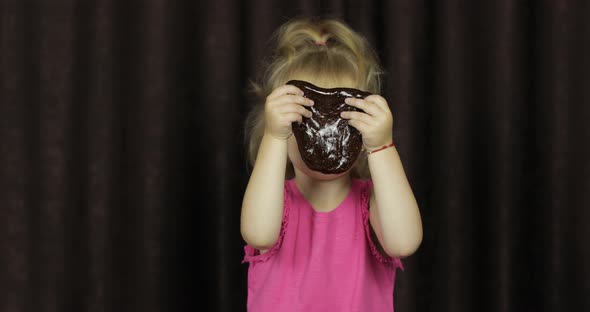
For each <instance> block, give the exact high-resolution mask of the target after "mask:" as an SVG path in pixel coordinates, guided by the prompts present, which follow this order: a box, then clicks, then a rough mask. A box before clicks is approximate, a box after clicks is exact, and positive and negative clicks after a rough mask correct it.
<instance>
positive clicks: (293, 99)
mask: <svg viewBox="0 0 590 312" xmlns="http://www.w3.org/2000/svg"><path fill="white" fill-rule="evenodd" d="M272 101H273V103H274V104H275V105H287V104H299V105H304V106H313V101H312V100H311V99H308V98H305V97H302V96H299V95H283V96H281V97H279V98H276V99H274V100H272Z"/></svg>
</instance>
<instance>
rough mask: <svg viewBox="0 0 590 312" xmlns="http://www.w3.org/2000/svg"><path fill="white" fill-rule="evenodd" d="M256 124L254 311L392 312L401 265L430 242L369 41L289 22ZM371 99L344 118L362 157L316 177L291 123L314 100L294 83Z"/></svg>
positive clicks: (247, 197) (248, 210) (251, 222)
mask: <svg viewBox="0 0 590 312" xmlns="http://www.w3.org/2000/svg"><path fill="white" fill-rule="evenodd" d="M276 39H277V50H276V53H275V56H274V59H273V62H272V63H271V64H270V65H269V67H268V70H267V72H266V76H265V79H264V81H263V82H262V85H261V86H259V91H260V93H261V94H262V95H264V96H265V97H266V100H265V101H264V103H263V101H261V103H260V104H258V105H257V106H255V108H254V109H253V111H252V112H251V114H250V115H249V116H248V120H247V127H246V130H247V131H246V132H247V138H248V145H249V156H250V159H251V161H252V164H253V170H252V173H251V176H250V179H249V182H248V186H247V188H246V191H245V194H244V197H243V202H242V211H241V233H242V236H243V238H244V240H245V242H246V246H245V257H244V262H248V263H249V268H248V303H247V306H248V311H254V312H266V311H272V312H277V311H280V312H287V311H305V312H313V311H339V312H340V311H370V312H379V311H388V312H390V311H393V288H394V281H395V273H396V269H397V268H402V269H403V267H402V263H401V260H400V259H401V258H403V257H407V256H409V255H411V254H412V253H414V252H415V251H416V249H417V248H418V246H419V245H420V243H421V241H422V223H421V217H420V213H419V210H418V206H417V204H416V200H415V198H414V195H413V192H412V189H411V187H410V185H409V183H408V181H407V178H406V175H405V173H404V169H403V167H402V163H401V161H400V157H399V155H398V153H397V150H396V148H395V146H394V145H393V138H392V137H393V132H392V127H393V118H392V114H391V111H390V109H389V105H388V103H387V101H386V100H385V99H384V98H383V97H381V96H379V95H378V94H379V93H380V92H379V91H380V90H379V88H380V78H379V74H380V73H381V70H380V65H379V64H378V61H377V57H376V55H375V53H374V51H372V50H371V49H370V47H369V45H368V44H367V40H366V39H365V38H363V37H362V36H361V35H359V34H358V33H356V32H355V31H353V30H352V29H351V28H350V27H349V26H348V25H346V24H345V23H343V22H341V21H338V20H333V19H330V20H321V21H312V20H305V19H295V20H291V21H289V22H287V23H285V24H284V25H282V26H281V27H280V28H279V29H278V31H277V33H276ZM290 80H303V81H306V82H309V83H312V84H314V85H316V86H318V87H321V88H336V87H346V88H355V89H359V90H363V91H368V92H370V93H371V94H372V95H369V96H368V97H366V98H365V99H359V98H347V99H346V101H345V103H346V104H348V105H350V107H355V108H358V109H360V110H361V111H354V112H353V111H345V112H342V113H341V117H342V118H343V119H345V120H346V121H347V122H348V124H349V126H351V127H354V128H356V129H358V131H359V132H360V133H361V135H362V142H363V147H364V150H365V151H364V152H362V153H361V155H359V156H358V158H357V160H356V163H355V165H354V166H353V167H352V168H351V169H350V170H348V171H346V172H343V173H340V174H323V173H320V172H316V171H312V170H310V169H309V168H308V167H307V166H306V164H305V162H304V161H302V158H301V155H300V153H299V150H298V147H297V141H296V139H295V137H294V136H293V135H292V128H291V125H292V123H297V122H301V121H303V120H304V118H310V117H311V116H312V110H313V105H314V103H313V101H311V100H310V99H309V98H306V97H304V96H303V94H304V93H303V92H302V90H301V89H299V88H297V87H295V86H293V85H288V84H286V83H287V82H288V81H290Z"/></svg>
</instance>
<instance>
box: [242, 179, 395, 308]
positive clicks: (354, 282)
mask: <svg viewBox="0 0 590 312" xmlns="http://www.w3.org/2000/svg"><path fill="white" fill-rule="evenodd" d="M371 186H372V184H371V182H370V181H369V180H353V181H352V188H351V190H350V193H349V194H348V196H347V197H346V199H345V200H344V201H343V202H342V203H341V204H340V205H339V206H338V207H336V208H335V209H334V210H332V211H329V212H317V211H315V210H314V209H313V207H312V206H311V205H310V204H309V202H307V200H306V199H305V198H304V197H303V196H302V195H301V193H300V192H299V190H298V189H297V186H296V184H295V180H287V181H285V196H284V198H285V205H284V212H283V224H282V227H281V233H280V236H279V239H278V241H277V243H276V244H275V245H274V246H273V247H272V248H271V249H270V250H269V251H267V252H266V253H263V254H259V253H258V251H257V250H255V249H254V248H252V247H250V246H249V245H246V246H245V247H244V250H245V256H244V261H243V262H248V263H249V268H248V303H247V304H248V311H250V312H270V311H272V312H277V311H280V312H295V311H297V312H299V311H301V312H303V311H305V312H314V311H341V312H344V311H371V312H380V311H387V312H391V311H393V309H394V307H393V289H394V282H395V273H396V269H397V268H401V269H403V266H402V263H401V261H400V259H397V258H391V257H384V256H382V255H381V254H380V253H379V252H378V250H377V248H376V247H375V244H374V243H373V242H372V240H371V237H370V229H369V211H368V208H369V198H370V188H371Z"/></svg>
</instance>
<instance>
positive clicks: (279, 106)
mask: <svg viewBox="0 0 590 312" xmlns="http://www.w3.org/2000/svg"><path fill="white" fill-rule="evenodd" d="M304 105H305V106H311V105H313V102H312V101H311V100H309V99H306V98H304V97H303V92H302V91H301V90H299V89H298V88H297V87H295V86H290V85H286V86H281V87H278V88H277V89H275V90H274V91H273V92H272V93H271V94H270V95H269V96H268V97H267V99H266V103H265V132H264V136H263V137H262V141H261V142H260V147H259V148H258V155H257V157H256V163H255V165H254V169H253V170H252V174H251V176H250V180H249V181H248V186H247V187H246V191H245V193H244V198H243V201H242V212H241V220H240V231H241V233H242V237H243V238H244V240H245V241H246V243H248V245H250V246H252V247H253V248H256V249H258V250H265V249H269V248H270V247H272V246H273V245H274V244H275V243H276V241H277V239H278V237H279V234H280V231H281V223H282V218H283V189H284V183H285V169H286V168H285V167H286V164H287V139H288V138H289V136H291V134H292V132H291V124H292V123H293V122H297V121H299V122H300V121H301V120H302V118H303V116H306V117H311V112H310V111H308V110H307V109H305V108H304Z"/></svg>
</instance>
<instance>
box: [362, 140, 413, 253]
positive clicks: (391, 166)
mask: <svg viewBox="0 0 590 312" xmlns="http://www.w3.org/2000/svg"><path fill="white" fill-rule="evenodd" d="M368 158H369V168H370V170H371V178H372V181H373V188H374V197H373V199H374V202H373V203H372V205H371V224H372V225H373V228H374V230H375V232H376V234H377V237H378V238H379V241H380V243H381V245H382V247H383V248H384V249H385V251H386V252H387V254H389V255H391V256H401V257H403V256H408V255H410V254H412V253H414V251H415V250H416V249H417V248H418V246H419V245H420V243H421V241H422V221H421V217H420V211H419V209H418V205H417V203H416V199H415V197H414V194H413V192H412V189H411V187H410V184H409V182H408V180H407V177H406V174H405V172H404V169H403V166H402V162H401V160H400V157H399V154H398V152H397V149H396V148H395V147H391V148H387V149H384V150H382V151H379V152H377V153H373V154H370V155H368Z"/></svg>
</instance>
